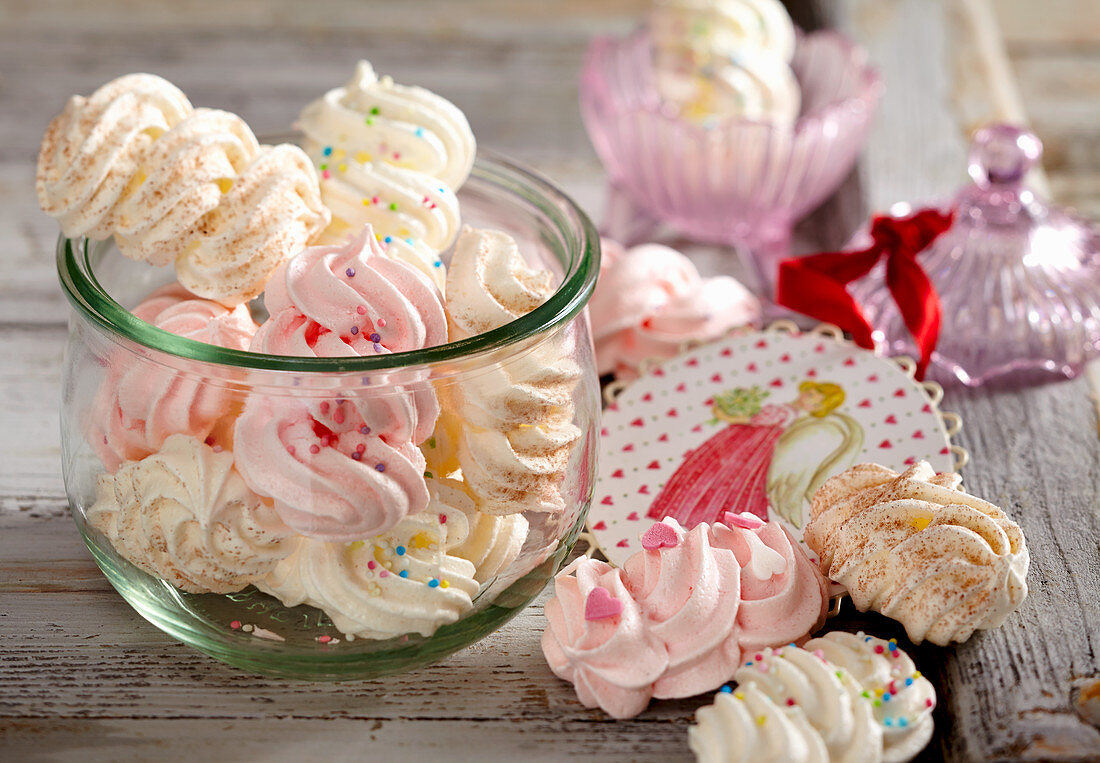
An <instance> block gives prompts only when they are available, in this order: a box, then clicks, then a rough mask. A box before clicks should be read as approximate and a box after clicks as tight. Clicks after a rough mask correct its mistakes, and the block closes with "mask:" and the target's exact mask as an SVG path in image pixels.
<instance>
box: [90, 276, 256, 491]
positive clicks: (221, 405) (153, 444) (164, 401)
mask: <svg viewBox="0 0 1100 763" xmlns="http://www.w3.org/2000/svg"><path fill="white" fill-rule="evenodd" d="M133 313H134V315H135V316H136V317H138V318H140V319H142V320H143V321H146V322H147V323H151V324H153V325H154V326H156V327H157V328H161V329H164V330H165V331H170V332H172V333H173V334H178V335H179V336H183V337H186V338H188V339H194V340H195V341H198V342H205V343H207V344H214V345H218V346H219V347H226V348H228V349H233V350H246V349H248V345H249V343H250V342H251V341H252V335H253V334H254V333H255V332H256V328H257V326H256V323H255V321H253V320H252V316H251V315H250V314H249V312H248V308H247V307H246V306H244V305H238V306H237V307H234V308H232V309H230V308H227V307H225V306H224V305H221V304H219V303H217V302H211V301H209V300H205V299H199V298H198V297H196V296H195V295H194V294H191V293H190V292H188V291H187V290H186V289H184V288H183V287H182V286H180V285H179V284H178V283H172V284H169V285H168V286H165V287H162V288H160V289H157V290H156V291H154V292H153V293H152V294H150V295H149V296H148V297H146V299H145V300H144V301H142V302H141V304H139V305H138V306H137V307H135V308H134V310H133ZM233 409H234V395H233V393H232V391H231V390H230V389H228V388H226V387H225V386H223V385H220V384H218V383H217V382H216V381H213V380H210V379H206V378H203V377H201V376H199V375H198V374H197V373H196V374H189V373H183V372H177V371H173V370H170V369H168V368H166V367H164V366H161V365H159V364H154V363H151V362H148V361H135V359H134V357H133V355H132V354H131V353H129V352H124V351H122V350H117V351H114V352H112V353H111V354H110V355H109V356H108V358H107V372H106V376H105V378H104V380H103V383H102V384H101V385H100V387H99V390H98V392H97V393H96V400H95V402H94V403H93V404H92V406H91V407H90V408H89V411H88V418H87V420H86V421H85V433H86V436H87V438H88V443H89V444H90V445H91V446H92V449H93V450H95V452H96V455H98V456H99V459H100V461H102V462H103V465H104V466H105V467H106V468H107V471H109V472H113V471H114V470H115V469H117V468H118V467H119V465H120V464H121V463H122V462H123V461H136V460H138V459H142V458H145V457H146V456H148V455H150V454H152V453H154V452H156V451H157V450H159V449H160V447H161V445H163V444H164V442H165V440H166V439H167V438H168V437H169V436H170V435H173V434H186V435H191V436H193V437H197V438H198V439H200V440H202V439H204V438H206V437H207V436H208V435H210V434H211V432H212V430H214V428H215V426H216V425H217V423H218V421H219V420H221V419H222V418H223V417H225V416H226V415H228V414H229V413H231V411H232V410H233Z"/></svg>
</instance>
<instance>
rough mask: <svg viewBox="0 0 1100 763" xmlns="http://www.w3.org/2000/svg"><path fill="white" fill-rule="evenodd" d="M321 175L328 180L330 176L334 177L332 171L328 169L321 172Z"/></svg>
mask: <svg viewBox="0 0 1100 763" xmlns="http://www.w3.org/2000/svg"><path fill="white" fill-rule="evenodd" d="M321 177H323V178H324V179H325V180H328V179H329V178H330V177H332V173H331V172H329V171H328V170H325V171H324V172H322V173H321Z"/></svg>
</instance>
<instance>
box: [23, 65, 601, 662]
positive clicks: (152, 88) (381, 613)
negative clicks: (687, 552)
mask: <svg viewBox="0 0 1100 763" xmlns="http://www.w3.org/2000/svg"><path fill="white" fill-rule="evenodd" d="M300 122H301V126H302V128H303V130H304V131H305V132H306V142H305V147H306V153H303V152H302V151H301V150H300V149H298V148H296V147H293V146H285V147H275V148H272V149H267V148H265V147H260V146H259V144H258V142H256V141H255V139H254V138H251V132H250V131H248V128H247V126H246V125H244V123H243V122H241V121H240V120H239V118H237V117H234V116H233V115H230V114H227V113H225V112H212V111H209V110H202V109H193V108H192V107H191V106H190V104H189V103H188V102H187V101H186V98H185V97H184V96H183V95H182V93H179V92H178V90H176V89H175V88H174V87H173V86H171V85H170V84H169V83H167V82H164V81H163V80H160V79H159V78H156V77H152V76H151V75H130V76H129V77H125V78H122V79H120V80H117V81H115V82H113V83H109V84H108V85H106V86H104V88H101V90H100V91H97V93H96V94H94V95H93V96H91V97H90V98H88V99H83V98H79V97H74V99H73V100H72V101H71V102H70V105H69V107H68V108H67V109H66V112H65V113H64V114H62V115H61V116H60V117H58V119H57V120H55V123H54V124H52V125H51V128H50V131H49V132H48V133H47V138H46V140H45V141H44V143H43V148H42V154H41V156H40V162H39V191H40V197H41V198H42V202H43V208H44V209H46V210H47V211H48V212H50V213H51V214H54V215H55V216H57V217H58V218H59V220H60V221H61V223H62V227H63V231H64V233H65V234H70V233H71V234H72V235H73V236H74V237H73V238H65V237H64V236H63V238H62V240H61V244H60V247H59V258H58V262H59V273H60V275H61V278H62V282H63V285H64V286H65V288H66V290H67V292H68V295H69V296H70V299H71V300H72V302H73V304H74V307H75V308H76V318H75V319H74V321H73V324H72V341H71V342H70V346H69V350H68V355H67V361H66V372H67V376H66V387H65V401H64V402H65V404H64V408H63V414H64V426H63V429H64V431H65V438H64V443H65V458H64V466H65V476H66V484H67V486H68V489H69V494H70V498H71V502H72V505H73V508H74V514H76V516H77V519H78V523H79V524H80V525H81V527H82V529H83V530H84V532H85V537H86V540H87V542H88V544H89V546H90V548H92V550H93V553H94V554H95V556H96V559H97V561H98V562H99V563H100V566H101V567H102V568H103V569H104V571H105V572H106V573H107V575H108V577H109V578H110V579H111V580H112V583H114V584H115V586H116V587H117V588H118V589H119V590H120V592H122V593H123V595H124V596H126V598H127V599H128V600H129V601H130V602H131V603H132V604H134V606H135V607H137V608H138V610H139V611H140V612H142V614H144V615H145V616H146V617H148V618H149V619H150V620H152V621H153V622H154V623H156V624H157V625H159V626H161V627H162V628H164V629H165V630H167V631H168V632H169V633H172V634H173V635H175V636H177V637H179V638H182V639H183V640H185V641H188V642H189V643H192V644H194V645H195V646H197V647H198V648H200V649H202V650H203V651H206V652H207V653H209V654H212V655H214V656H216V657H218V658H220V659H223V660H226V661H229V662H231V663H234V664H238V665H242V666H246V667H251V668H253V669H257V670H261V671H264V672H269V673H277V674H282V675H295V676H303V677H314V678H317V677H320V678H330V677H331V678H341V677H348V676H349V675H377V674H380V673H384V672H393V671H394V670H400V669H406V668H409V667H413V666H415V665H419V664H424V663H426V662H430V661H433V660H435V659H439V658H441V657H442V656H445V655H446V654H448V653H450V652H451V651H454V650H455V649H458V648H461V647H462V646H464V645H465V644H467V643H469V642H471V641H473V640H476V639H477V638H479V637H480V636H482V635H485V634H486V633H488V632H490V631H491V630H493V629H494V628H495V627H497V626H499V625H500V624H501V623H502V622H504V621H505V620H506V619H507V618H508V617H509V616H511V615H512V614H514V613H515V612H516V611H518V609H519V608H521V606H522V605H523V604H525V603H526V602H527V601H529V600H530V599H531V598H533V597H534V595H536V594H537V593H538V591H539V590H540V589H541V587H542V585H543V584H544V583H545V581H546V580H548V579H549V577H550V576H551V575H552V574H553V572H554V571H555V570H556V567H557V565H558V564H560V562H561V560H562V559H563V558H564V556H565V554H566V553H567V551H568V548H569V546H570V545H571V544H572V542H573V539H574V537H575V534H576V532H577V531H578V529H579V527H580V524H581V522H583V515H584V513H585V510H586V509H587V503H588V501H589V500H590V485H591V477H592V474H591V472H592V467H593V460H592V453H591V450H592V447H593V439H594V437H593V433H594V427H595V421H596V416H597V415H598V395H597V384H596V377H595V373H594V360H593V358H592V353H591V342H590V339H589V337H588V333H587V331H588V329H587V325H586V321H585V319H584V317H583V314H582V313H581V309H582V308H583V306H584V303H585V301H586V300H587V297H588V295H589V293H590V292H591V289H592V285H593V282H594V278H595V274H596V272H597V271H598V239H597V238H596V237H595V234H594V232H593V230H592V228H591V225H590V223H589V222H588V221H587V219H586V218H585V217H584V216H583V213H581V212H580V211H579V209H577V208H576V206H575V205H573V204H572V202H570V201H569V200H568V199H566V198H565V197H564V196H562V195H561V194H560V193H559V192H558V191H556V189H554V188H553V187H552V186H550V185H549V184H547V183H545V181H542V180H541V179H539V178H536V177H534V176H531V175H529V174H527V173H525V172H523V171H522V170H519V169H516V168H512V167H509V166H505V165H500V164H493V163H479V164H478V165H477V166H476V168H474V170H473V175H472V177H471V179H470V181H469V183H466V180H467V177H468V176H470V175H471V167H472V166H473V165H474V161H473V154H474V141H473V136H472V134H471V133H470V132H469V126H468V124H467V123H466V120H465V117H464V116H463V115H462V113H461V111H459V110H458V109H457V108H456V107H454V106H453V105H452V104H450V103H449V102H447V101H445V100H443V99H442V98H440V97H439V96H436V95H434V94H432V93H430V92H428V91H426V90H423V89H421V88H413V87H404V86H400V85H396V84H394V83H393V82H392V81H391V80H389V79H388V78H383V79H379V78H377V77H376V76H374V74H373V70H372V69H371V68H370V66H369V64H366V63H365V62H364V63H361V64H360V66H359V68H358V69H357V71H356V76H355V78H354V79H353V80H352V82H351V83H350V84H349V85H348V87H347V88H338V89H337V90H335V91H332V92H330V93H329V94H327V95H326V96H325V97H324V98H322V99H320V100H319V101H317V102H316V103H314V104H311V105H310V106H309V107H307V109H306V110H305V111H304V112H303V114H302V117H301V120H300ZM352 126H354V129H352ZM103 136H106V137H103ZM104 146H107V147H109V148H110V151H108V148H105V147H104ZM275 154H278V155H280V156H286V157H288V158H292V159H293V161H290V162H287V163H284V164H277V163H272V162H268V163H267V164H266V165H263V166H265V167H266V168H267V169H266V171H267V172H268V173H269V174H268V175H267V176H265V179H264V180H263V181H262V182H259V183H258V184H255V185H253V184H252V181H251V179H250V178H251V175H250V174H249V173H250V172H253V173H254V172H255V170H253V169H252V168H253V167H255V166H256V165H257V164H258V163H259V164H262V162H263V157H264V156H268V155H275ZM169 179H172V182H171V184H169V183H168V180H169ZM157 183H161V184H162V185H159V186H155V184H157ZM462 186H464V187H462ZM460 187H462V188H461V189H460ZM459 191H460V193H456V192H459ZM234 194H240V195H241V199H242V200H243V199H246V198H247V199H252V200H253V201H254V202H255V203H254V205H253V206H247V205H242V204H238V203H237V202H236V201H235V200H234ZM268 198H274V199H276V200H280V201H279V202H278V203H271V204H268V203H266V202H265V199H268ZM286 199H291V200H294V199H298V200H300V202H295V203H284V200H286ZM460 199H462V200H464V201H465V200H467V199H468V200H469V203H468V204H466V203H463V206H462V208H461V214H460V206H459V201H460ZM352 202H354V203H352ZM311 209H316V212H315V213H311V214H312V216H310V215H307V214H306V212H304V211H303V210H311ZM153 214H159V215H160V217H159V218H157V219H147V216H149V215H153ZM460 221H463V222H466V223H468V224H469V225H467V227H465V228H461V226H460ZM474 226H477V227H474ZM226 231H234V232H236V233H235V234H234V237H231V238H226V235H227V234H226V233H225V232H226ZM241 231H254V232H255V235H254V236H253V235H252V234H249V236H250V237H249V238H246V239H242V238H241V236H240V235H237V233H240V232H241ZM139 234H140V235H139ZM253 241H255V242H256V246H255V248H250V246H244V245H242V243H241V242H253ZM452 249H453V253H452V251H451V250H452ZM120 253H121V254H122V255H125V257H126V258H130V259H129V260H128V259H126V258H124V257H119V256H118V255H119V254H120ZM223 254H231V255H232V256H231V257H228V258H227V257H226V256H223ZM215 255H216V256H215ZM130 260H141V261H143V263H142V264H138V263H136V262H132V261H130ZM169 263H172V264H174V265H175V271H174V273H170V272H168V271H167V270H166V269H161V270H156V269H153V268H149V267H148V265H149V264H154V265H156V264H169ZM448 263H449V267H448ZM193 273H201V274H202V278H201V279H200V280H199V281H196V280H194V279H192V278H191V274H193ZM200 282H201V284H202V286H201V288H198V287H196V285H195V284H197V283H200ZM158 284H162V285H160V286H159V287H158ZM256 294H259V295H261V297H262V299H251V298H252V297H253V296H254V295H256ZM444 294H446V295H447V296H446V297H444ZM124 306H125V307H124ZM127 307H129V308H130V309H129V310H127V309H126V308H127ZM137 570H141V571H143V572H144V573H147V574H148V575H151V576H152V577H153V578H156V579H159V580H160V581H163V583H162V584H160V585H157V584H155V583H151V582H150V579H149V578H139V577H138V575H139V573H138V572H137ZM521 579H522V580H521ZM165 583H166V584H167V585H164V584H165ZM178 591H184V592H187V593H189V594H210V593H216V594H230V595H229V596H228V597H203V596H198V597H194V598H181V597H180V596H179V593H178ZM505 591H509V592H511V593H512V594H514V595H511V596H509V597H504V598H502V601H507V602H508V603H507V605H506V606H505V605H498V606H494V602H495V601H496V600H497V599H498V596H499V594H501V593H503V592H505ZM261 592H262V593H261ZM310 608H313V609H310ZM441 627H448V629H449V630H448V635H447V636H446V637H444V636H443V635H442V634H441V635H440V638H438V639H432V638H431V637H432V636H433V634H435V633H436V631H437V630H438V629H439V628H441ZM257 638H259V639H266V640H269V641H274V642H278V643H280V644H281V645H282V646H281V650H282V654H283V656H282V657H279V658H276V657H272V658H268V657H258V656H257V653H256V652H255V651H254V648H253V647H252V646H251V645H252V644H254V643H256V640H257ZM371 641H373V642H381V643H378V644H377V646H370V644H369V642H371ZM349 642H352V643H349ZM337 644H339V645H340V647H337V646H336V645H337ZM288 653H289V654H292V655H293V659H290V660H289V661H287V659H286V654H288ZM378 654H385V655H390V656H394V655H400V656H394V658H393V660H389V661H386V660H379V659H378V658H377V657H376V656H373V657H372V655H378ZM318 666H324V667H323V668H319V667H318ZM334 666H338V667H334Z"/></svg>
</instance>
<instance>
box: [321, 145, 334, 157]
mask: <svg viewBox="0 0 1100 763" xmlns="http://www.w3.org/2000/svg"><path fill="white" fill-rule="evenodd" d="M321 153H322V154H324V155H325V156H332V146H325V147H324V148H323V149H322V150H321Z"/></svg>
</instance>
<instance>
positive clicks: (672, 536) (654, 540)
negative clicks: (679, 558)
mask: <svg viewBox="0 0 1100 763" xmlns="http://www.w3.org/2000/svg"><path fill="white" fill-rule="evenodd" d="M679 545H680V537H679V536H678V535H676V531H675V530H673V529H672V528H671V527H669V526H668V525H666V524H665V523H664V522H658V523H657V524H655V525H653V526H652V527H650V528H649V529H648V530H646V531H645V535H643V536H642V548H644V549H645V550H646V551H656V550H658V549H661V548H676V547H677V546H679Z"/></svg>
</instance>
